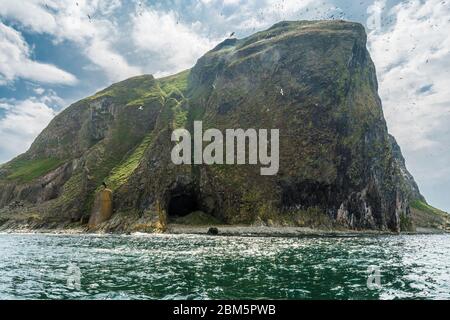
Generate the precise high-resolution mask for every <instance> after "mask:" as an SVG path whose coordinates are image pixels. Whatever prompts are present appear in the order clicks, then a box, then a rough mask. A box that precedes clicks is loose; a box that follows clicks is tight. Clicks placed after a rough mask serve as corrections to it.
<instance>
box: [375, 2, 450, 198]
mask: <svg viewBox="0 0 450 320" xmlns="http://www.w3.org/2000/svg"><path fill="white" fill-rule="evenodd" d="M386 14H388V15H389V17H388V18H393V19H394V23H393V24H392V25H390V26H388V27H387V30H383V29H381V30H380V29H375V30H373V31H372V32H371V33H370V34H369V50H370V52H371V54H372V58H373V59H374V62H375V65H376V66H377V70H378V79H379V83H380V96H381V98H382V101H383V105H384V111H385V115H386V120H387V122H388V126H389V129H390V131H391V132H392V133H393V135H394V136H395V137H396V138H397V139H398V140H399V143H400V145H401V146H402V148H403V151H404V153H405V157H406V159H407V161H408V164H409V166H410V168H411V169H412V170H411V171H412V172H413V174H414V175H415V177H416V178H417V180H419V182H420V183H419V185H421V186H423V189H424V190H428V191H429V192H430V193H429V194H430V195H431V194H432V193H433V192H432V191H431V190H432V187H433V186H434V185H436V183H438V180H439V181H441V182H443V181H447V182H446V183H448V182H449V181H448V179H449V177H448V163H450V152H449V149H448V141H449V140H450V132H449V131H448V123H449V122H450V90H449V89H448V88H449V74H450V35H449V32H448V30H450V20H449V17H450V6H449V5H448V4H446V3H445V2H444V1H442V0H427V1H425V2H423V1H418V0H415V1H409V2H402V3H400V4H398V5H396V6H394V7H393V8H392V9H391V10H390V11H389V12H387V13H386ZM385 20H388V19H385ZM431 163H432V164H433V165H430V164H431Z"/></svg>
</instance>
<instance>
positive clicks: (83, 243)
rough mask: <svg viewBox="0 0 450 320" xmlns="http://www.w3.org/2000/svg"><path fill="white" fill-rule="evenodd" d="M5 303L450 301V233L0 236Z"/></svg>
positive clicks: (0, 276) (0, 283) (0, 275)
mask: <svg viewBox="0 0 450 320" xmlns="http://www.w3.org/2000/svg"><path fill="white" fill-rule="evenodd" d="M0 299H450V235H414V236H411V235H405V236H379V237H354V238H270V237H261V238H246V237H209V236H195V235H131V236H118V235H105V236H98V235H44V234H0Z"/></svg>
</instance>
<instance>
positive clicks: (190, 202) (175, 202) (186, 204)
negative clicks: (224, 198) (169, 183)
mask: <svg viewBox="0 0 450 320" xmlns="http://www.w3.org/2000/svg"><path fill="white" fill-rule="evenodd" d="M198 210H199V204H198V201H197V198H196V197H195V195H194V194H192V193H182V194H177V195H173V196H171V197H170V199H169V204H168V208H167V214H168V215H169V217H170V218H178V217H185V216H187V215H189V214H190V213H192V212H195V211H198Z"/></svg>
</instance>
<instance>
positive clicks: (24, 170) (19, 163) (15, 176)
mask: <svg viewBox="0 0 450 320" xmlns="http://www.w3.org/2000/svg"><path fill="white" fill-rule="evenodd" d="M62 162H63V161H61V160H59V159H55V158H46V159H35V160H22V159H15V160H13V161H12V162H11V163H9V164H8V165H7V168H8V170H9V171H10V172H11V173H10V174H9V175H8V176H7V177H6V179H7V180H10V181H17V182H20V183H27V182H30V181H32V180H34V179H36V178H39V177H42V176H44V175H45V174H47V173H49V172H50V171H52V170H54V169H56V168H57V167H58V166H59V165H61V164H62Z"/></svg>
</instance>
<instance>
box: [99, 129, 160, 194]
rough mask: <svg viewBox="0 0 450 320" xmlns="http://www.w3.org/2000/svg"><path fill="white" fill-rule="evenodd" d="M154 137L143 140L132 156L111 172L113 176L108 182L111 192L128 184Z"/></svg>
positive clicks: (150, 135) (148, 136)
mask: <svg viewBox="0 0 450 320" xmlns="http://www.w3.org/2000/svg"><path fill="white" fill-rule="evenodd" d="M153 136H154V135H153V134H149V135H147V136H146V137H145V138H144V140H142V143H141V144H140V145H139V146H138V147H137V148H136V149H135V150H134V151H133V152H132V153H131V155H130V156H129V157H128V158H127V159H126V160H125V161H124V162H122V163H121V164H120V165H118V166H117V167H115V168H114V169H113V170H112V171H111V175H110V176H109V177H108V178H107V180H106V181H107V184H108V186H109V187H110V188H111V190H113V191H114V190H117V189H118V188H119V187H120V186H122V185H123V184H125V182H127V180H128V178H129V177H130V176H131V174H132V173H133V172H134V170H136V169H137V167H138V166H139V163H140V161H141V159H142V157H143V156H144V153H145V150H147V148H148V147H149V146H150V144H151V143H152V141H153Z"/></svg>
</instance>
